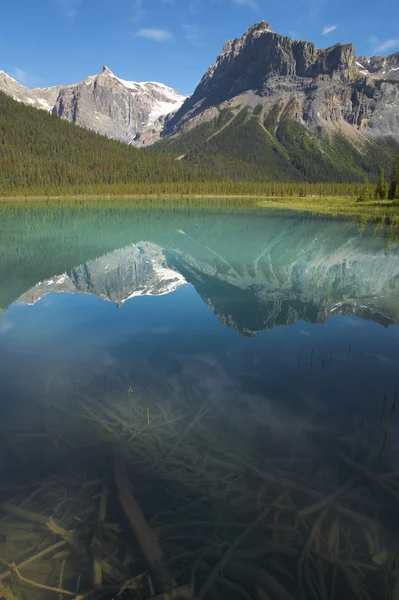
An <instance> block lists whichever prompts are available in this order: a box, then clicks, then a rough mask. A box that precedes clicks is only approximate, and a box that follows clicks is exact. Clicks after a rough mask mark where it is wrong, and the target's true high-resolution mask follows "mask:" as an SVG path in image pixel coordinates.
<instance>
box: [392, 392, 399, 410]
mask: <svg viewBox="0 0 399 600" xmlns="http://www.w3.org/2000/svg"><path fill="white" fill-rule="evenodd" d="M397 398H398V386H396V389H395V394H394V397H393V405H392V411H391V412H392V413H393V412H394V410H395V407H396V400H397Z"/></svg>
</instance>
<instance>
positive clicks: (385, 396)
mask: <svg viewBox="0 0 399 600" xmlns="http://www.w3.org/2000/svg"><path fill="white" fill-rule="evenodd" d="M386 404H387V393H386V392H385V394H384V399H383V401H382V408H381V416H380V422H379V424H378V427H381V425H382V420H383V418H384V412H385V407H386Z"/></svg>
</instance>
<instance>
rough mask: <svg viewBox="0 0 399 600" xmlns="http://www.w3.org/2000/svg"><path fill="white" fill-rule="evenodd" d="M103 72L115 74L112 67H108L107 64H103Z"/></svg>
mask: <svg viewBox="0 0 399 600" xmlns="http://www.w3.org/2000/svg"><path fill="white" fill-rule="evenodd" d="M101 73H106V74H107V75H113V72H112V71H111V69H110V68H109V67H107V65H104V66H103V69H102V71H101Z"/></svg>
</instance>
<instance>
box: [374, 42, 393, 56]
mask: <svg viewBox="0 0 399 600" xmlns="http://www.w3.org/2000/svg"><path fill="white" fill-rule="evenodd" d="M395 48H399V39H398V40H386V41H385V42H382V43H381V44H378V46H377V47H376V48H375V49H374V52H377V53H378V52H387V51H388V50H394V49H395Z"/></svg>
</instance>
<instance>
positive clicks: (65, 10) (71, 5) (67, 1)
mask: <svg viewBox="0 0 399 600" xmlns="http://www.w3.org/2000/svg"><path fill="white" fill-rule="evenodd" d="M53 2H54V4H55V5H56V6H58V8H59V10H60V11H61V14H62V16H63V17H66V18H68V19H71V20H73V19H75V17H77V15H78V10H77V8H76V5H77V4H78V3H79V0H53Z"/></svg>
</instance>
